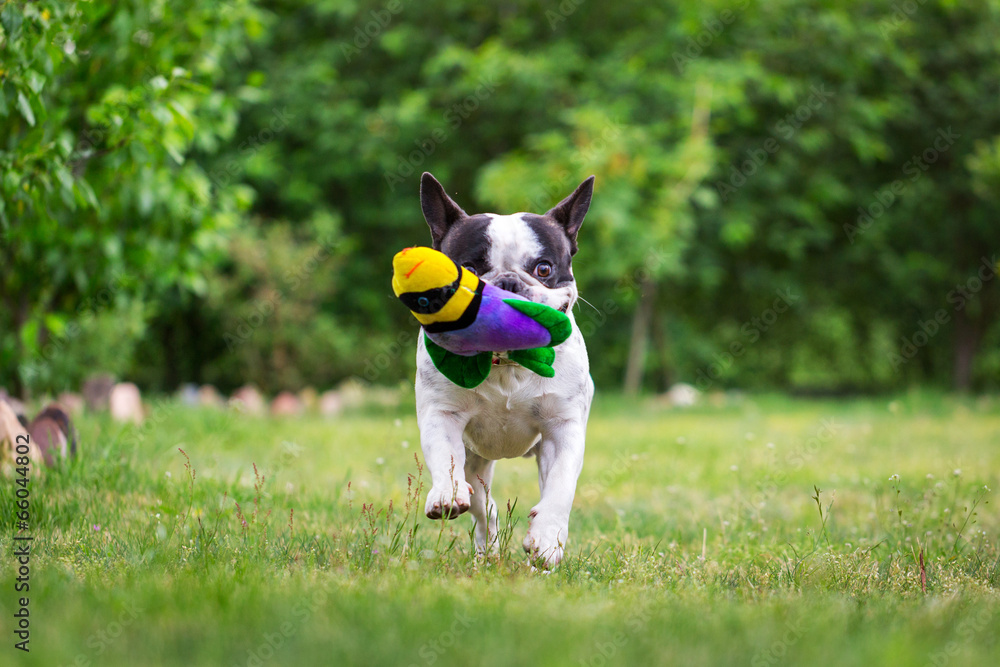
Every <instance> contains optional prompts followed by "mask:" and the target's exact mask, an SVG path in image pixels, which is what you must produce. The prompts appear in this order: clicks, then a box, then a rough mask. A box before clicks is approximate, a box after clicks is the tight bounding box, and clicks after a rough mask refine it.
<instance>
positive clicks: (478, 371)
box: [424, 332, 493, 389]
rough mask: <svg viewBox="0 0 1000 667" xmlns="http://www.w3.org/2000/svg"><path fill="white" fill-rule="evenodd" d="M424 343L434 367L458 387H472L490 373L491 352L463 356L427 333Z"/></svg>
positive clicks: (477, 384) (476, 385)
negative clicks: (441, 344) (436, 341)
mask: <svg viewBox="0 0 1000 667" xmlns="http://www.w3.org/2000/svg"><path fill="white" fill-rule="evenodd" d="M424 345H425V346H426V347H427V354H429V355H430V357H431V361H432V362H434V367H435V368H436V369H438V370H439V371H441V375H443V376H445V377H446V378H448V379H449V380H451V381H452V382H454V383H455V384H457V385H458V386H459V387H463V388H465V389H472V388H473V387H478V386H479V385H480V384H482V382H483V380H485V379H486V377H487V376H488V375H489V374H490V366H491V365H492V364H493V353H492V352H480V353H479V354H477V355H475V356H472V357H463V356H462V355H460V354H455V353H454V352H449V351H448V350H446V349H444V348H443V347H441V346H440V345H438V344H437V343H435V342H434V341H432V340H431V339H430V338H429V337H428V336H427V333H426V332H425V333H424Z"/></svg>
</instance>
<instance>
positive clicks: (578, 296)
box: [576, 294, 601, 312]
mask: <svg viewBox="0 0 1000 667" xmlns="http://www.w3.org/2000/svg"><path fill="white" fill-rule="evenodd" d="M576 299H577V301H583V302H584V303H585V304H587V305H588V306H590V307H591V308H593V309H594V310H596V311H597V312H601V311H600V309H599V308H598V307H597V306H595V305H594V304H592V303H591V302H589V301H587V300H586V299H584V298H583V296H581V295H579V294H577V295H576Z"/></svg>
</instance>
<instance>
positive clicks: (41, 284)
mask: <svg viewBox="0 0 1000 667" xmlns="http://www.w3.org/2000/svg"><path fill="white" fill-rule="evenodd" d="M0 26H2V31H0V63H2V65H0V68H2V69H0V141H2V144H0V170H2V174H3V176H2V180H0V232H2V233H3V242H2V244H0V267H2V268H0V302H2V303H3V305H4V308H3V309H2V311H0V351H2V359H0V374H2V376H3V377H4V378H10V379H11V381H12V382H13V383H14V386H15V388H16V389H17V390H19V391H22V392H23V391H25V390H27V389H43V388H58V387H65V386H67V385H68V384H69V383H70V381H71V380H78V379H79V377H75V378H56V377H53V374H52V362H53V361H55V360H56V359H57V357H59V356H60V355H61V354H63V350H64V349H66V347H67V346H68V345H70V344H72V342H73V340H74V339H76V338H78V337H79V336H81V335H83V332H85V331H86V330H87V328H88V327H91V326H92V325H93V322H94V320H95V319H96V318H98V317H100V316H101V314H104V315H108V314H113V313H115V312H116V310H117V309H123V308H124V307H125V306H126V304H129V303H136V302H138V303H142V302H143V301H144V300H146V299H148V298H150V297H154V296H156V295H157V294H159V293H161V292H162V291H163V290H164V289H167V288H172V287H175V286H180V288H181V289H185V290H192V291H198V290H200V289H202V288H203V285H204V278H203V275H202V272H203V271H204V270H205V268H206V266H207V261H208V260H210V259H211V258H212V255H213V253H215V252H217V251H218V249H219V248H220V241H221V233H222V232H223V231H224V230H226V229H228V228H231V227H232V226H234V225H235V224H236V221H237V217H236V213H237V211H238V209H239V207H240V206H241V205H246V204H248V203H249V199H248V197H247V193H246V192H245V191H242V190H240V189H238V188H219V187H213V184H212V183H211V182H210V180H209V178H208V176H207V174H206V173H205V171H204V170H203V169H202V168H201V167H200V166H199V165H198V163H197V162H192V161H190V160H188V159H187V157H188V156H189V155H190V154H191V153H193V152H204V153H210V152H212V151H214V150H216V149H217V147H218V145H219V142H220V141H221V140H223V139H224V138H225V137H227V136H229V135H230V134H231V133H232V132H233V129H234V127H235V122H236V110H237V104H236V100H234V99H231V98H227V97H225V96H221V95H219V94H218V93H217V92H216V91H215V90H214V89H213V86H215V84H216V83H217V82H218V81H219V80H220V78H221V76H222V73H223V71H224V66H225V63H226V62H228V61H229V60H231V59H232V58H233V56H234V55H238V54H239V52H240V50H241V49H242V48H243V46H242V45H243V40H244V36H245V34H246V33H247V31H250V32H251V33H252V32H253V31H254V30H256V29H257V27H258V26H259V23H258V17H257V14H256V12H255V11H254V10H253V9H252V7H251V6H250V5H249V4H248V3H243V2H226V3H222V2H209V3H201V4H199V5H197V7H193V6H192V5H190V3H186V2H166V3H157V4H155V5H150V4H149V3H145V2H138V1H135V2H120V3H96V2H70V3H53V4H52V6H51V7H48V6H46V7H43V6H41V5H40V4H39V3H28V2H10V1H6V2H3V3H2V4H0ZM146 303H150V304H152V303H153V301H152V300H150V301H146ZM133 312H134V311H133ZM144 316H148V313H146V314H143V313H141V312H140V314H139V317H140V318H142V317H144ZM85 372H86V369H82V368H81V369H78V373H77V375H78V376H79V375H81V374H83V373H85Z"/></svg>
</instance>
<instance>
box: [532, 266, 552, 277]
mask: <svg viewBox="0 0 1000 667" xmlns="http://www.w3.org/2000/svg"><path fill="white" fill-rule="evenodd" d="M535 275H536V276H538V277H539V278H548V277H549V276H551V275H552V265H551V264H549V263H548V262H539V263H538V264H535Z"/></svg>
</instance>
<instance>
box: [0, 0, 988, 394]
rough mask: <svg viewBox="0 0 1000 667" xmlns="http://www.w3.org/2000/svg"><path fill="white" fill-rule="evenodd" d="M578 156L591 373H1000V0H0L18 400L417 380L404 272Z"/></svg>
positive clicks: (4, 227)
mask: <svg viewBox="0 0 1000 667" xmlns="http://www.w3.org/2000/svg"><path fill="white" fill-rule="evenodd" d="M425 170H426V171H431V172H432V173H433V174H434V175H435V176H436V177H437V178H438V179H439V180H440V181H441V182H442V183H443V184H444V185H445V187H446V189H447V190H448V192H449V194H451V195H452V197H453V198H454V199H455V200H456V201H457V202H458V203H459V204H460V205H462V206H463V207H464V208H465V209H466V210H467V211H469V212H480V211H497V212H513V211H520V210H530V211H536V212H544V211H545V210H547V209H548V208H550V207H551V206H552V205H554V204H555V203H556V202H558V201H559V200H560V199H562V198H563V197H564V196H565V195H567V194H568V193H569V192H571V191H572V190H573V188H574V187H576V185H577V184H579V182H580V181H582V180H583V179H584V178H585V177H587V176H588V175H590V174H595V175H596V176H597V183H596V192H595V197H594V202H593V206H592V208H591V210H590V213H589V215H588V216H587V219H586V222H585V224H584V227H583V229H582V231H581V236H580V239H581V245H580V252H579V254H578V255H577V257H576V260H575V273H576V276H577V279H578V281H579V285H580V291H581V295H582V296H583V297H584V298H585V299H586V301H587V302H589V303H583V302H581V303H580V304H579V305H578V307H577V308H576V310H575V316H576V319H577V322H578V323H579V325H580V327H581V329H582V330H583V332H584V335H585V337H586V338H587V341H588V345H589V348H590V351H591V363H592V369H593V375H594V378H595V381H596V382H597V384H598V387H599V388H601V389H606V390H624V391H626V392H630V393H634V392H660V391H663V390H665V389H666V388H668V387H670V386H672V385H674V384H675V383H678V382H685V383H689V384H691V385H693V386H695V387H696V388H698V389H699V390H701V391H717V390H726V389H731V388H741V389H747V390H753V391H760V390H773V389H779V390H785V391H789V392H792V393H804V394H805V393H861V392H866V393H867V392H883V391H897V390H900V389H907V388H912V387H913V386H915V385H921V386H931V387H936V388H951V389H956V390H975V391H995V390H997V389H998V388H1000V323H998V315H1000V288H998V286H997V282H998V281H997V277H996V276H997V271H998V262H1000V260H998V252H1000V2H996V1H977V0H969V1H965V2H958V1H936V0H927V1H922V0H886V1H884V2H879V1H869V2H851V1H848V0H835V1H826V2H817V1H806V0H778V1H772V2H748V1H745V0H730V1H728V2H705V1H702V2H648V1H642V2H631V1H627V0H625V1H619V2H614V3H598V2H591V1H586V0H563V2H559V3H556V2H515V1H511V2H501V3H482V2H466V1H454V0H451V1H448V2H443V1H427V2H419V3H418V2H406V1H403V0H388V1H386V0H382V1H377V2H340V1H320V2H304V1H296V0H274V1H261V2H241V1H233V2H211V1H207V2H200V3H190V2H175V1H171V0H161V1H151V2H128V1H125V2H114V3H106V2H58V3H57V2H10V1H6V2H4V1H0V386H3V387H5V388H6V389H7V390H8V391H10V392H11V393H14V394H20V395H22V396H37V395H40V394H44V393H56V392H60V391H65V390H76V389H77V388H78V387H79V386H80V385H81V383H82V381H83V380H84V378H86V377H88V376H90V375H92V374H93V373H95V372H109V373H111V374H113V375H115V376H117V377H119V378H126V379H129V380H132V381H134V382H136V383H137V384H138V385H139V386H140V387H141V388H142V389H143V390H144V391H152V392H172V391H174V390H175V389H176V388H177V387H178V386H180V385H181V384H182V383H197V384H207V383H210V384H213V385H215V386H216V387H218V388H219V389H220V390H221V391H223V392H229V391H232V390H233V389H234V388H236V387H238V386H240V385H243V384H245V383H252V384H254V385H256V386H257V387H259V388H261V390H262V391H263V392H264V393H266V394H270V395H273V394H276V393H278V392H280V391H283V390H290V391H301V390H302V389H303V388H306V387H316V388H319V389H321V390H322V389H324V388H329V387H334V386H337V385H339V384H340V383H342V382H343V381H344V380H346V379H350V378H354V380H355V381H356V382H362V383H372V384H375V385H398V384H400V383H404V382H409V381H410V380H411V379H412V376H413V372H414V346H415V340H416V332H417V329H416V323H415V321H414V320H413V318H412V317H411V316H410V315H409V313H408V312H407V311H406V309H405V308H404V307H402V306H401V305H400V304H398V303H397V302H396V300H395V299H394V297H393V295H392V292H391V289H390V287H389V278H390V272H391V257H392V255H393V254H394V253H395V252H396V251H398V250H399V249H401V248H403V247H406V246H409V245H415V244H422V245H426V244H429V239H430V237H429V233H428V231H427V228H426V225H425V223H424V221H423V219H422V216H421V213H420V207H419V199H418V185H419V178H420V174H421V173H422V172H423V171H425Z"/></svg>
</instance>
